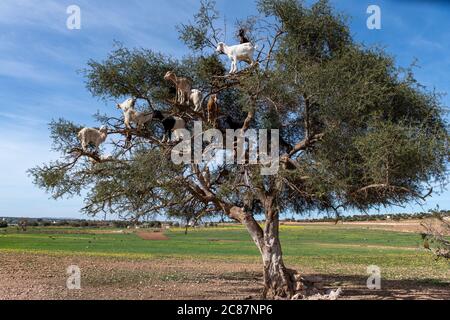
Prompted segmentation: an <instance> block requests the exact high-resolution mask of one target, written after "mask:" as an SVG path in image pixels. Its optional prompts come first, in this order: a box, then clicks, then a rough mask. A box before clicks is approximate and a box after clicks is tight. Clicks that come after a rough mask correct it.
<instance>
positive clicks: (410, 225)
mask: <svg viewBox="0 0 450 320" xmlns="http://www.w3.org/2000/svg"><path fill="white" fill-rule="evenodd" d="M424 223H431V224H433V225H434V224H435V221H434V219H425V220H402V221H389V220H388V221H361V222H338V223H337V225H338V226H339V227H349V228H352V227H355V228H367V229H374V230H386V231H395V232H408V233H422V232H425V231H426V229H425V228H424V227H423V226H422V224H424ZM282 224H284V225H288V226H289V225H290V226H314V225H317V226H336V223H333V222H305V223H302V222H285V223H282Z"/></svg>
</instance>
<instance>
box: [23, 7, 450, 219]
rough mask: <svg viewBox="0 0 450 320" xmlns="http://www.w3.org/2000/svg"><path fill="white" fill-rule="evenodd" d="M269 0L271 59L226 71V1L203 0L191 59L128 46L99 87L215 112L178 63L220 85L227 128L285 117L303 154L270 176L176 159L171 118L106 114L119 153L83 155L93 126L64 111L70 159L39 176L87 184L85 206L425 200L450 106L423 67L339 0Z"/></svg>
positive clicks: (438, 175)
mask: <svg viewBox="0 0 450 320" xmlns="http://www.w3.org/2000/svg"><path fill="white" fill-rule="evenodd" d="M258 9H259V10H260V13H262V15H265V16H266V17H265V18H264V17H261V16H259V17H253V19H249V20H248V21H247V22H246V25H247V26H248V27H249V28H250V27H251V28H253V29H252V30H249V32H251V35H252V39H256V40H257V41H258V43H257V44H258V47H259V51H260V52H258V53H257V54H258V57H259V64H258V66H256V67H253V68H247V69H245V70H243V71H241V72H240V73H239V74H237V75H233V76H224V75H225V65H224V63H223V62H224V61H227V60H226V59H224V60H222V59H221V58H220V57H219V56H217V55H216V54H214V53H213V50H214V49H215V45H216V44H217V42H218V41H219V39H221V38H222V30H221V28H220V27H218V19H219V18H220V16H219V13H218V12H217V11H216V9H215V6H214V2H213V1H203V2H202V3H201V5H200V10H199V13H198V14H197V15H195V16H194V21H193V22H191V23H187V24H185V25H181V26H179V32H180V39H181V40H182V41H183V42H184V43H185V44H186V45H187V47H188V48H189V49H191V51H192V52H190V54H189V55H187V56H186V57H185V58H183V59H181V60H180V61H177V60H175V59H172V58H170V57H168V56H166V55H164V54H161V53H156V52H154V51H152V50H146V49H134V50H131V49H128V48H125V47H123V46H121V45H118V46H117V47H116V48H115V49H114V50H113V51H112V52H111V53H110V54H109V55H108V57H107V58H106V59H105V60H104V61H101V62H98V61H93V60H91V61H89V62H88V66H87V68H86V69H85V70H84V75H85V76H86V86H87V88H88V89H89V90H90V92H91V93H92V94H93V95H94V96H96V97H100V98H102V99H105V100H113V99H119V98H124V97H130V96H134V97H136V98H138V99H139V101H142V100H143V101H145V102H146V103H147V104H148V106H149V107H151V108H154V109H158V110H163V111H165V112H166V114H171V115H176V116H180V117H183V119H185V120H186V121H187V123H188V127H189V128H191V127H192V120H205V115H204V114H201V113H200V114H198V113H197V114H195V113H193V112H192V111H191V110H189V108H186V107H185V106H178V105H176V104H175V103H173V102H171V101H172V100H173V98H174V96H175V92H174V88H173V85H172V84H170V83H168V82H167V81H165V80H164V75H165V73H166V72H167V71H169V70H173V71H175V72H176V73H177V75H180V76H184V77H187V78H190V79H192V81H193V85H194V88H199V89H201V90H202V91H203V92H204V93H205V95H209V94H210V93H216V92H217V93H218V94H219V102H220V103H219V105H220V113H221V115H220V120H219V121H218V123H219V125H218V127H219V129H221V130H222V131H224V130H225V129H226V126H224V125H223V123H224V122H226V121H224V120H225V119H227V118H228V117H229V118H231V119H232V120H234V121H235V122H237V123H240V124H244V120H246V119H247V120H249V121H247V123H246V124H248V125H249V128H255V129H257V128H272V129H280V131H281V137H282V141H281V142H282V146H281V152H280V156H282V157H286V156H287V157H288V158H289V160H290V161H291V162H289V165H288V164H284V165H283V167H282V168H281V170H280V174H279V175H276V176H270V177H262V176H260V175H259V172H260V170H259V169H260V167H259V166H256V165H255V166H253V165H252V166H250V165H248V166H240V165H217V166H215V167H214V168H210V170H209V171H208V172H206V169H205V166H199V167H198V168H195V166H190V165H180V166H176V165H174V164H173V163H172V162H171V161H170V151H171V150H170V145H162V144H161V143H159V141H158V140H157V137H160V134H161V130H162V129H161V126H158V125H156V124H155V125H152V126H149V127H148V128H146V131H145V132H138V130H131V131H129V130H125V129H124V127H123V122H122V121H121V119H117V118H111V117H109V116H108V115H97V119H98V120H99V122H100V123H102V124H108V125H109V126H110V127H112V128H111V129H112V130H111V131H112V133H111V135H114V136H115V137H119V138H120V139H121V140H120V139H119V141H117V139H114V141H115V144H112V145H111V148H112V149H113V150H112V155H113V158H114V161H106V162H101V161H100V162H98V161H94V163H92V161H90V160H92V157H91V159H87V158H86V157H79V158H76V155H75V154H74V153H71V150H73V149H74V148H77V147H79V142H78V141H77V137H76V133H77V132H78V130H79V129H80V127H79V126H77V125H75V124H73V123H72V122H69V121H66V120H59V121H56V122H53V123H52V124H51V134H52V138H53V141H54V144H53V146H54V149H55V150H57V151H60V152H62V153H63V155H64V157H63V159H61V160H59V161H56V162H53V163H50V164H48V165H42V166H39V167H37V168H34V169H32V170H30V174H31V175H32V176H33V178H34V182H35V183H36V184H37V185H38V186H39V187H42V188H44V189H46V190H47V191H49V192H52V194H53V195H54V196H55V197H56V198H59V197H62V196H64V195H69V196H71V195H74V194H80V193H81V192H82V191H83V190H88V193H87V197H86V206H85V208H84V209H83V210H84V212H86V213H89V214H92V215H96V214H99V213H103V212H110V213H114V214H119V215H123V216H124V217H130V218H139V217H141V216H144V215H151V214H169V215H173V216H176V217H180V215H181V216H182V217H184V218H192V219H195V218H197V217H199V216H203V215H218V214H221V213H222V212H221V211H222V209H223V207H221V206H220V205H222V204H223V203H226V204H227V205H230V206H233V205H236V206H240V207H244V206H245V207H246V208H251V209H253V213H259V212H261V201H260V197H259V198H258V193H259V195H261V194H263V195H268V194H271V195H274V196H275V198H276V200H277V201H276V204H277V210H280V211H282V212H286V211H289V210H292V211H293V212H296V213H304V212H305V211H308V210H311V209H320V210H333V211H335V210H338V209H339V208H344V209H347V208H352V207H356V208H360V209H368V208H371V207H374V206H380V205H390V204H394V205H396V204H403V203H405V202H407V201H410V200H416V199H422V197H423V196H424V195H425V194H426V193H427V192H428V189H429V186H428V185H427V184H431V183H433V184H435V183H438V184H441V185H444V184H445V183H446V177H447V165H448V160H449V153H448V143H449V135H448V124H447V123H446V121H445V117H444V111H443V106H442V105H441V101H440V97H439V96H438V95H436V94H435V93H434V92H429V91H427V90H426V89H425V88H424V87H422V86H421V85H420V84H419V83H418V82H417V81H416V79H415V78H414V75H413V70H412V69H411V68H410V69H401V68H398V67H397V66H396V64H395V61H394V59H393V58H392V57H391V56H389V55H388V54H387V53H386V52H385V51H384V50H382V49H379V48H367V47H365V46H363V45H361V44H359V43H356V42H355V41H354V40H353V39H352V37H351V33H350V30H349V28H348V24H347V22H346V18H345V17H344V16H343V15H341V14H339V13H336V12H335V10H334V9H333V8H332V7H331V5H330V4H329V3H328V1H322V0H321V1H318V2H317V3H316V4H314V5H312V6H307V5H305V3H304V2H302V1H297V0H275V1H272V0H270V1H268V0H260V1H258ZM258 39H263V40H258ZM227 63H229V62H228V61H227ZM204 122H205V121H204ZM208 125H211V124H208ZM204 127H206V125H205V126H204ZM298 145H300V148H299V149H298V150H297V149H295V148H296V147H297V146H298ZM74 159H75V161H74ZM94 160H95V158H94ZM196 169H197V170H198V171H202V173H201V174H199V173H198V172H195V170H196ZM206 177H207V178H208V180H209V181H208V182H207V183H203V185H202V181H201V180H203V179H206ZM203 182H204V181H203ZM205 189H208V190H207V192H205ZM249 189H250V191H249ZM252 196H253V197H254V198H253V199H252ZM258 199H259V200H258Z"/></svg>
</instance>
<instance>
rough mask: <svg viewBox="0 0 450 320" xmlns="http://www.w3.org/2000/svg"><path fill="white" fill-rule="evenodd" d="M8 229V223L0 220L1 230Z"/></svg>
mask: <svg viewBox="0 0 450 320" xmlns="http://www.w3.org/2000/svg"><path fill="white" fill-rule="evenodd" d="M4 228H8V222H7V221H5V220H0V229H4Z"/></svg>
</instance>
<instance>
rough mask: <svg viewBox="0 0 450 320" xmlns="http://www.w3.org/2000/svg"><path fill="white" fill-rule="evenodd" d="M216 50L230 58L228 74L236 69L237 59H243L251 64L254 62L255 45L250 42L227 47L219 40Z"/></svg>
mask: <svg viewBox="0 0 450 320" xmlns="http://www.w3.org/2000/svg"><path fill="white" fill-rule="evenodd" d="M216 51H217V52H218V53H221V54H226V55H227V56H228V58H229V59H230V60H231V70H230V74H233V73H236V72H237V71H238V69H237V64H238V62H239V61H245V62H247V63H248V64H250V65H251V66H253V65H254V64H255V61H254V59H253V54H254V52H255V47H254V46H253V45H252V44H251V43H243V44H238V45H235V46H230V47H229V46H227V45H226V44H225V43H223V42H220V43H219V45H218V46H217V49H216Z"/></svg>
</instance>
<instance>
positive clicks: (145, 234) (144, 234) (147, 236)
mask: <svg viewBox="0 0 450 320" xmlns="http://www.w3.org/2000/svg"><path fill="white" fill-rule="evenodd" d="M136 234H137V236H138V237H139V238H141V239H143V240H151V241H167V240H169V238H168V237H167V236H166V235H165V234H164V233H162V232H151V231H138V232H136Z"/></svg>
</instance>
